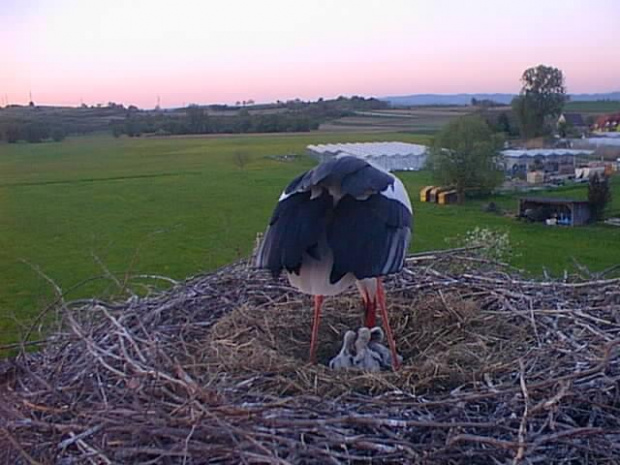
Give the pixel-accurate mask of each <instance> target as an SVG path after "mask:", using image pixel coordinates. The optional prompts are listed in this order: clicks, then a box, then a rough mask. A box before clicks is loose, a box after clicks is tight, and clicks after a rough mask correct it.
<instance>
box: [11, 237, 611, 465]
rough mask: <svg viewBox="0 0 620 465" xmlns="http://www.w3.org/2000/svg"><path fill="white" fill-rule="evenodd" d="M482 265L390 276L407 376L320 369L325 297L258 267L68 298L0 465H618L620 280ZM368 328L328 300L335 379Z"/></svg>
mask: <svg viewBox="0 0 620 465" xmlns="http://www.w3.org/2000/svg"><path fill="white" fill-rule="evenodd" d="M470 252H472V251H470V250H463V249H459V250H457V251H455V252H453V253H445V252H441V253H432V254H425V255H424V256H418V257H412V259H411V260H408V262H407V263H408V266H407V268H406V269H405V270H404V271H403V272H402V273H400V274H399V275H396V276H392V277H390V278H389V279H386V288H387V291H388V296H389V303H388V305H389V307H390V311H391V319H393V321H392V325H393V328H394V330H395V333H396V336H397V340H398V344H399V350H400V352H401V353H402V354H403V355H404V357H405V361H404V365H403V368H402V370H401V371H399V372H398V373H392V372H381V373H372V374H371V373H362V372H357V371H350V372H333V371H330V370H328V369H327V368H326V367H325V366H324V365H319V366H311V365H308V364H307V363H306V361H305V359H306V355H307V349H308V345H309V328H310V319H311V311H310V310H309V308H310V301H309V299H308V298H307V297H305V296H302V295H300V294H298V293H297V292H295V290H293V289H291V287H290V286H289V285H288V284H287V283H286V282H285V281H284V280H279V281H273V280H272V279H271V278H270V277H269V276H268V275H266V274H263V273H262V272H257V271H254V270H252V269H250V268H249V267H248V266H247V263H245V262H239V263H236V264H234V265H231V266H229V267H226V268H223V269H221V270H219V271H217V272H215V273H211V274H207V275H203V276H198V277H195V278H192V279H189V280H188V281H186V282H184V283H178V284H174V285H173V287H172V288H171V289H169V290H168V291H166V292H162V293H160V294H156V295H153V296H151V297H148V298H139V297H135V296H134V297H131V298H130V299H128V300H126V301H124V302H102V301H98V300H80V301H74V302H70V301H69V302H65V301H64V300H63V299H62V298H61V297H59V298H58V299H57V300H58V305H60V306H62V307H63V308H62V309H60V310H59V314H60V315H61V318H62V321H61V322H60V328H61V329H60V331H59V332H58V333H57V334H53V335H51V337H49V339H48V341H49V342H47V343H45V341H37V343H45V347H44V348H43V349H42V350H40V351H39V352H37V353H31V354H26V353H22V354H21V355H20V356H19V357H18V358H17V359H16V360H14V361H12V363H11V370H12V371H11V372H12V373H14V374H13V375H12V376H10V377H7V379H6V380H5V381H4V384H0V461H2V462H3V460H4V461H6V463H93V464H102V463H171V464H172V463H174V464H176V463H178V464H198V463H273V464H288V463H305V464H310V463H317V464H318V463H358V462H373V461H374V462H381V463H424V464H429V463H447V464H460V463H468V464H478V463H479V464H486V463H575V464H577V463H591V464H594V463H606V464H610V463H618V461H619V460H620V446H619V444H620V389H619V386H620V357H619V352H620V350H619V349H618V346H619V345H620V280H619V279H614V278H612V277H608V278H607V279H602V278H600V277H599V278H597V279H595V280H592V281H583V280H581V279H580V278H578V277H570V276H567V279H566V280H562V281H561V282H560V281H557V282H556V281H550V280H548V281H544V282H540V281H528V280H526V279H524V278H523V277H522V276H519V275H517V274H515V272H514V270H511V269H510V268H507V267H502V266H501V265H499V264H495V263H492V262H488V261H485V260H480V259H478V258H477V257H472V256H471V255H468V254H469V253H470ZM580 276H583V272H580ZM607 276H608V275H607ZM147 278H148V279H151V278H153V277H151V276H148V277H147ZM156 278H157V279H165V278H162V277H156ZM56 291H57V293H58V295H59V296H61V295H62V293H61V291H60V289H57V290H56ZM360 321H361V320H360V310H359V302H358V298H357V297H356V296H355V294H354V292H353V291H352V292H350V293H348V294H345V295H342V296H340V297H338V298H334V299H330V300H329V301H328V302H327V305H326V310H325V317H324V320H323V323H322V327H321V333H320V334H321V346H320V347H321V352H320V353H319V358H320V359H321V360H322V362H323V363H325V362H327V360H328V359H329V358H330V357H331V356H333V355H334V354H335V353H336V352H337V350H338V345H339V344H340V341H341V336H342V333H343V332H344V331H345V330H346V329H347V328H351V327H357V326H359V324H360ZM3 463H4V462H3Z"/></svg>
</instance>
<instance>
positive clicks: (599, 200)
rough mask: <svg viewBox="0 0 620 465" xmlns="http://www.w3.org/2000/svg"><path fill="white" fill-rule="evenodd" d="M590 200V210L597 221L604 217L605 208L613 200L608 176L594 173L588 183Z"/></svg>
mask: <svg viewBox="0 0 620 465" xmlns="http://www.w3.org/2000/svg"><path fill="white" fill-rule="evenodd" d="M588 202H589V204H590V212H591V213H592V218H593V219H594V220H595V221H599V220H602V219H603V215H604V213H605V208H606V207H607V204H608V203H609V202H611V189H610V188H609V180H608V179H607V176H605V175H603V176H600V177H599V175H598V174H596V173H595V174H594V176H592V177H591V178H590V182H589V183H588Z"/></svg>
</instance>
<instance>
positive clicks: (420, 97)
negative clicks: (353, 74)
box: [379, 92, 620, 107]
mask: <svg viewBox="0 0 620 465" xmlns="http://www.w3.org/2000/svg"><path fill="white" fill-rule="evenodd" d="M514 97H515V94H413V95H400V96H392V97H380V98H379V100H383V101H385V102H389V103H390V104H391V105H392V106H395V107H398V106H409V105H469V103H470V102H471V99H472V98H475V99H477V100H492V101H494V102H497V103H503V104H509V103H510V102H511V100H512V99H513V98H514ZM570 98H571V101H573V102H586V101H588V102H591V101H598V100H613V101H620V92H608V93H604V94H571V96H570Z"/></svg>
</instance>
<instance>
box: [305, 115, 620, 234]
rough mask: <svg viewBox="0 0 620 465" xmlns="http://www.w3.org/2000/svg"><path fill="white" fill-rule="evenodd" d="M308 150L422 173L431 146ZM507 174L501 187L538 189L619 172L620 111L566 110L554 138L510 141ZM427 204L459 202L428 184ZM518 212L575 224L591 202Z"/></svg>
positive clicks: (448, 190)
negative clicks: (585, 113) (590, 114)
mask: <svg viewBox="0 0 620 465" xmlns="http://www.w3.org/2000/svg"><path fill="white" fill-rule="evenodd" d="M307 153H308V154H309V155H310V156H312V157H314V158H315V159H317V160H318V161H325V160H326V159H329V158H332V157H335V156H338V155H341V154H346V155H354V156H357V157H361V158H364V159H366V160H368V161H370V162H372V163H374V164H376V165H379V166H381V167H382V168H384V169H386V170H388V171H418V170H421V169H424V168H425V167H426V166H427V159H428V156H429V153H430V147H428V146H426V145H421V144H411V143H404V142H395V141H391V142H361V143H342V144H314V145H308V146H307ZM501 163H502V166H501V168H502V170H503V172H504V175H505V179H504V182H503V183H502V186H501V188H500V189H501V190H506V191H515V190H516V191H522V192H524V193H527V192H530V191H539V190H542V189H545V188H553V187H556V186H560V185H565V184H567V183H587V182H589V181H590V180H591V179H592V178H593V177H594V176H595V175H596V176H598V177H601V178H603V177H609V176H611V175H613V174H614V173H616V172H620V113H617V114H609V115H602V116H600V117H598V118H597V119H596V121H595V122H594V124H592V125H587V124H586V122H585V120H584V118H583V117H582V115H581V114H579V113H562V114H560V115H559V117H558V118H557V121H556V122H555V131H554V134H553V137H552V138H551V139H549V138H539V139H534V140H528V141H526V142H523V143H521V142H520V141H507V142H506V143H505V145H504V149H503V150H502V151H501ZM420 200H421V201H422V202H432V203H437V204H440V205H443V204H448V203H454V202H456V201H457V196H456V191H455V190H454V189H453V188H452V187H451V186H427V187H425V188H423V189H422V191H421V192H420ZM519 216H521V217H526V218H529V219H530V220H532V221H545V222H547V224H554V225H555V224H557V225H568V226H576V225H581V224H586V223H588V222H589V221H590V220H591V219H592V218H591V216H592V215H591V212H590V209H589V205H588V201H585V200H574V199H560V198H544V197H523V198H520V200H519Z"/></svg>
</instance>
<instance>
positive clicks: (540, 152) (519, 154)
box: [502, 149, 594, 158]
mask: <svg viewBox="0 0 620 465" xmlns="http://www.w3.org/2000/svg"><path fill="white" fill-rule="evenodd" d="M593 153H594V150H585V149H509V150H502V155H504V156H505V157H508V158H526V157H540V156H542V157H562V156H566V155H573V156H574V155H592V154H593Z"/></svg>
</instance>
